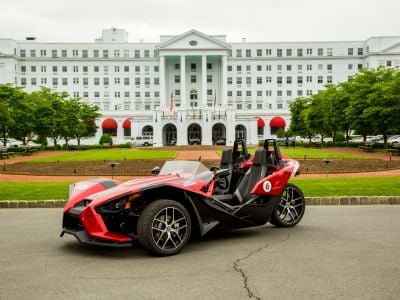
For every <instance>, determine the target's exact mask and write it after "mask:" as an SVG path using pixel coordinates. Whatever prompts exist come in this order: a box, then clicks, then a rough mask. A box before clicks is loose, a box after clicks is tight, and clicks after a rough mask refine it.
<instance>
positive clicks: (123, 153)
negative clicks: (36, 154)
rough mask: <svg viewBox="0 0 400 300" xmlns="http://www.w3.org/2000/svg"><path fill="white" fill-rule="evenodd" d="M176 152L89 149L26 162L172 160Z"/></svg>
mask: <svg viewBox="0 0 400 300" xmlns="http://www.w3.org/2000/svg"><path fill="white" fill-rule="evenodd" d="M175 156H176V151H172V150H152V149H91V150H85V151H71V152H68V153H60V155H56V156H49V157H42V158H37V159H33V160H30V161H28V162H30V163H35V162H58V161H60V162H68V161H96V160H125V159H173V158H175Z"/></svg>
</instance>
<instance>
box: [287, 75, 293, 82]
mask: <svg viewBox="0 0 400 300" xmlns="http://www.w3.org/2000/svg"><path fill="white" fill-rule="evenodd" d="M286 83H287V84H291V83H292V77H291V76H288V77H286Z"/></svg>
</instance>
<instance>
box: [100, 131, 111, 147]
mask: <svg viewBox="0 0 400 300" xmlns="http://www.w3.org/2000/svg"><path fill="white" fill-rule="evenodd" d="M99 144H100V145H103V144H110V145H112V138H111V136H110V135H108V134H103V135H102V136H101V138H100V141H99Z"/></svg>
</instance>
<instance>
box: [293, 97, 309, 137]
mask: <svg viewBox="0 0 400 300" xmlns="http://www.w3.org/2000/svg"><path fill="white" fill-rule="evenodd" d="M309 103H310V99H308V98H296V99H295V100H294V101H293V102H292V103H290V106H289V108H290V114H291V121H290V127H289V130H290V132H291V133H292V134H293V135H300V136H308V135H309V132H308V129H307V124H306V120H305V110H306V109H307V107H308V106H309Z"/></svg>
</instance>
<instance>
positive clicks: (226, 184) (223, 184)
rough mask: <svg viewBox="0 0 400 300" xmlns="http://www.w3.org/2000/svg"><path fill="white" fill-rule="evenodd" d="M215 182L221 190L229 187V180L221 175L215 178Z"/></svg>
mask: <svg viewBox="0 0 400 300" xmlns="http://www.w3.org/2000/svg"><path fill="white" fill-rule="evenodd" d="M215 184H216V185H217V186H218V187H219V188H220V189H223V190H226V189H227V188H228V187H229V181H228V178H226V177H222V178H216V179H215Z"/></svg>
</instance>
